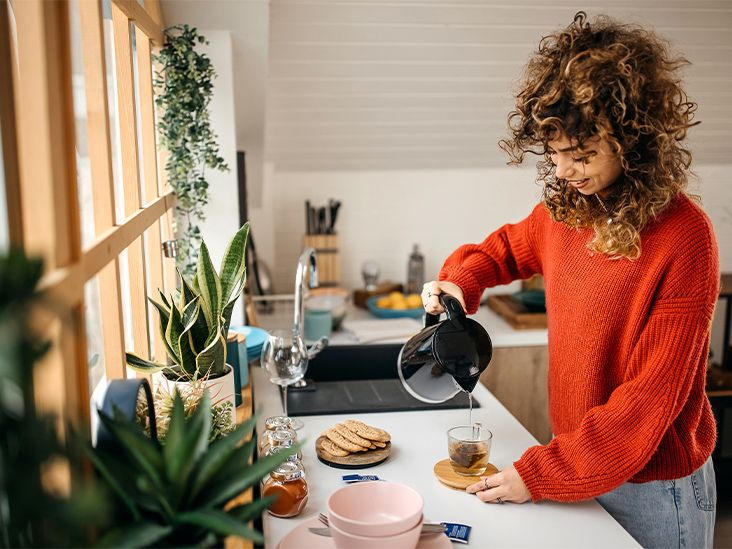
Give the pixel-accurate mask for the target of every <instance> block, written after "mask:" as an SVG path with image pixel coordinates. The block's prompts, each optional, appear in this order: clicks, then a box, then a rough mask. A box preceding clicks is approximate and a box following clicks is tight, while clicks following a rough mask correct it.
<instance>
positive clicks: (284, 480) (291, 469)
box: [262, 461, 308, 518]
mask: <svg viewBox="0 0 732 549" xmlns="http://www.w3.org/2000/svg"><path fill="white" fill-rule="evenodd" d="M262 496H263V497H266V496H275V497H276V498H277V499H276V500H275V502H274V503H273V504H272V506H271V507H270V508H269V513H270V514H271V515H274V516H276V517H280V518H288V517H295V516H297V515H299V514H300V513H301V512H302V510H303V509H304V508H305V505H306V504H307V502H308V485H307V482H305V477H304V471H303V468H302V465H301V464H299V463H294V462H292V461H286V462H284V463H283V464H281V465H280V466H279V467H278V468H277V469H275V470H274V471H272V472H271V473H270V474H269V477H268V478H267V480H265V481H264V485H263V486H262Z"/></svg>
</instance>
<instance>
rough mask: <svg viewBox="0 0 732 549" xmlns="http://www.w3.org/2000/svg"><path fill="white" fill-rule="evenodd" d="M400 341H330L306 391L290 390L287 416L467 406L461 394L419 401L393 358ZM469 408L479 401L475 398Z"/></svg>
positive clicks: (311, 366)
mask: <svg viewBox="0 0 732 549" xmlns="http://www.w3.org/2000/svg"><path fill="white" fill-rule="evenodd" d="M401 348H402V345H400V344H382V345H334V346H332V347H326V348H325V349H324V350H323V351H321V352H320V354H318V355H317V356H316V357H315V358H314V359H313V360H312V361H310V364H309V365H308V371H307V378H308V380H310V381H311V383H309V384H308V387H307V388H305V389H304V390H299V389H296V388H293V387H291V388H290V389H289V390H288V398H287V409H288V413H289V414H290V415H291V416H310V415H327V414H346V413H368V412H397V411H413V410H439V409H455V408H467V407H468V406H469V401H468V395H467V394H466V393H460V394H458V395H457V396H456V397H454V398H452V399H450V400H448V401H447V402H442V403H440V404H428V403H426V402H422V401H421V400H417V399H416V398H414V397H413V396H412V395H410V394H409V393H408V392H407V391H406V390H405V389H404V387H403V386H402V383H401V381H400V380H399V376H398V374H397V359H398V357H399V351H400V350H401ZM473 406H474V407H476V408H478V407H480V405H479V404H478V402H476V401H475V400H473Z"/></svg>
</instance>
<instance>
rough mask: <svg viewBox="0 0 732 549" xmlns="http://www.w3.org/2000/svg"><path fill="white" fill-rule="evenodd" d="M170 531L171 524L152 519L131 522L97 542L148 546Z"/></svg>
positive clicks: (110, 545)
mask: <svg viewBox="0 0 732 549" xmlns="http://www.w3.org/2000/svg"><path fill="white" fill-rule="evenodd" d="M172 531H173V527H172V526H163V525H161V524H157V523H155V522H152V521H141V522H133V523H132V524H128V525H125V526H122V527H118V528H116V529H115V530H113V531H112V532H110V533H109V534H108V535H106V536H104V538H102V540H101V541H100V543H99V544H100V545H101V546H102V547H149V546H151V545H155V542H157V541H160V540H161V539H163V538H164V537H166V536H167V535H169V534H170V533H171V532H172Z"/></svg>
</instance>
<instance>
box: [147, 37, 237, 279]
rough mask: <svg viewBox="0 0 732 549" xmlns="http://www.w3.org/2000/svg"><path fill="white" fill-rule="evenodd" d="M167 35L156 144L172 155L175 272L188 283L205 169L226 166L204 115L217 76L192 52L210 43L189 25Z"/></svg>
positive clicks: (205, 190)
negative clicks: (174, 197)
mask: <svg viewBox="0 0 732 549" xmlns="http://www.w3.org/2000/svg"><path fill="white" fill-rule="evenodd" d="M165 35H166V41H165V46H164V47H163V48H162V49H161V50H160V54H159V55H158V56H157V61H158V62H159V71H158V72H157V73H156V76H155V88H156V91H157V96H156V99H155V104H156V105H157V106H158V109H159V113H160V115H159V119H158V131H159V134H160V145H161V146H162V147H164V148H166V149H168V151H170V155H169V156H168V158H167V161H166V163H165V172H166V174H167V176H168V183H169V184H170V186H171V188H172V189H173V191H174V193H175V195H176V197H177V199H178V204H177V207H176V216H175V226H174V228H175V233H176V237H177V240H178V268H179V269H180V271H181V273H183V275H184V276H185V277H186V278H187V279H188V280H190V279H191V278H192V277H193V275H194V274H195V271H196V261H197V258H198V249H199V247H200V244H201V229H200V227H199V223H200V222H202V221H203V220H204V219H205V216H204V213H203V208H204V206H205V205H206V204H207V203H208V181H206V176H205V170H206V168H211V169H215V170H221V171H227V170H228V169H229V167H228V166H227V165H226V163H225V162H224V159H223V158H222V157H221V156H220V155H219V146H218V143H217V136H216V134H215V133H214V131H213V130H212V129H211V121H210V118H209V112H208V105H209V103H210V102H211V94H212V93H213V80H214V78H215V77H216V71H215V69H214V67H213V65H212V64H211V60H210V59H209V58H208V57H207V56H206V55H204V54H202V53H200V52H197V51H196V46H198V45H200V44H208V41H207V40H206V39H205V38H204V37H203V36H201V35H199V34H198V32H197V30H196V29H195V28H191V27H189V26H188V25H176V26H174V27H170V28H168V29H166V31H165Z"/></svg>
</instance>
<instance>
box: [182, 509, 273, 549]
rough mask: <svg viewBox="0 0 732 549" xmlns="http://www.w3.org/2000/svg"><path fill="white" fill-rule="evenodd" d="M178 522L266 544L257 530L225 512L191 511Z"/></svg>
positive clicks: (184, 514)
mask: <svg viewBox="0 0 732 549" xmlns="http://www.w3.org/2000/svg"><path fill="white" fill-rule="evenodd" d="M178 521H179V522H182V523H187V524H195V525H196V526H201V527H203V528H206V529H208V530H212V531H214V532H216V533H218V534H220V535H222V536H240V537H243V538H246V539H250V540H252V541H254V542H255V543H260V544H261V543H264V537H263V536H262V534H260V533H259V532H257V531H256V530H252V529H251V528H249V527H248V526H247V525H246V524H245V523H244V522H243V521H240V520H238V519H236V518H234V517H232V516H231V515H229V514H228V513H225V512H224V511H217V510H215V509H201V510H199V511H191V512H189V513H183V514H181V515H179V516H178Z"/></svg>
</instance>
